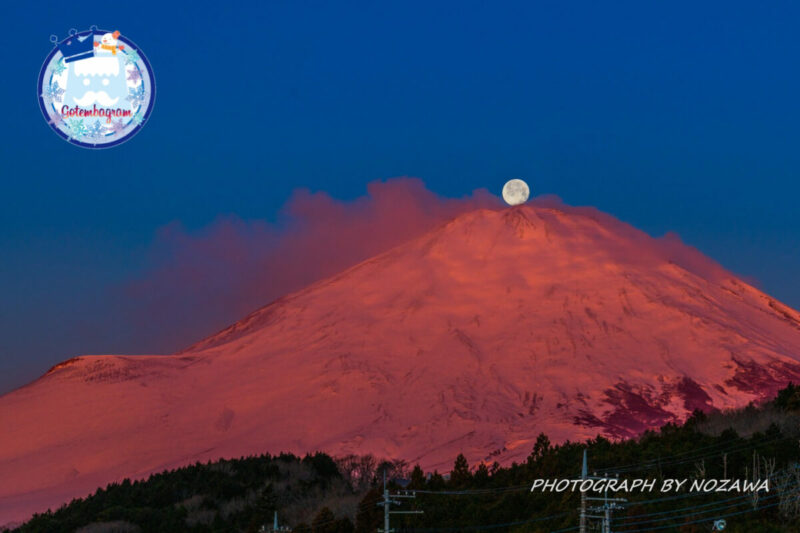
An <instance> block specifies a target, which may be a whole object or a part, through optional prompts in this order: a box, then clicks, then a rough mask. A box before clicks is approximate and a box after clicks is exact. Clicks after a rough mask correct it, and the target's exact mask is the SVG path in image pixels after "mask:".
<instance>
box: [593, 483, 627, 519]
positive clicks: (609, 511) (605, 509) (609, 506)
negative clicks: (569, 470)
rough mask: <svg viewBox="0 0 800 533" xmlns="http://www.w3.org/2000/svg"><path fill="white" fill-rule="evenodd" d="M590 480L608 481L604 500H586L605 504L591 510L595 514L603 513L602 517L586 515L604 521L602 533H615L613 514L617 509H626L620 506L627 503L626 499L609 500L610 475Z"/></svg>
mask: <svg viewBox="0 0 800 533" xmlns="http://www.w3.org/2000/svg"><path fill="white" fill-rule="evenodd" d="M589 479H603V480H606V484H605V487H604V488H605V490H604V491H603V497H602V498H588V497H587V498H586V499H587V500H591V501H600V502H603V505H601V506H595V507H591V508H590V510H591V511H594V512H602V513H603V514H602V515H586V516H587V517H589V518H596V519H599V520H602V522H601V524H602V527H601V529H600V530H601V531H602V533H613V532H612V531H611V519H612V515H613V512H614V511H616V510H617V509H624V508H625V506H623V505H620V504H622V503H625V502H627V501H628V500H626V499H625V498H609V497H608V475H603V477H597V476H592V477H591V478H589Z"/></svg>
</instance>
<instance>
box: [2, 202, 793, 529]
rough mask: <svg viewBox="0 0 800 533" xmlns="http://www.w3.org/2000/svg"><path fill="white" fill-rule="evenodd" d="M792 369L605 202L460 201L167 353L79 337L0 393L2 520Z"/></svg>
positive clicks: (780, 381) (788, 319)
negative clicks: (223, 470) (81, 348)
mask: <svg viewBox="0 0 800 533" xmlns="http://www.w3.org/2000/svg"><path fill="white" fill-rule="evenodd" d="M789 380H795V381H798V380H800V314H798V313H797V312H796V311H794V310H792V309H790V308H788V307H786V306H785V305H782V304H781V303H779V302H778V301H776V300H775V299H773V298H771V297H769V296H767V295H766V294H763V293H762V292H760V291H759V290H757V289H755V288H753V287H751V286H750V285H748V284H746V283H744V282H742V281H740V280H738V279H736V278H735V277H734V276H732V275H730V274H728V273H726V272H725V271H724V270H723V269H722V268H720V267H718V266H717V265H715V264H714V263H713V262H711V261H710V260H708V259H706V258H703V257H702V256H700V255H699V253H697V252H694V251H692V250H690V249H688V248H686V247H684V246H683V245H680V244H679V243H677V242H662V241H657V240H656V239H652V238H650V237H649V236H647V235H645V234H644V233H641V232H639V231H637V230H635V229H633V228H631V227H630V226H627V225H625V224H623V223H621V222H619V221H616V220H614V219H612V218H611V217H608V216H606V215H602V214H600V213H596V212H591V211H580V210H575V209H566V208H565V209H557V208H545V207H532V206H523V207H517V208H512V209H503V210H497V211H493V210H478V211H472V212H469V213H466V214H463V215H461V216H459V217H457V218H455V219H453V220H451V221H450V222H448V223H446V224H444V225H442V226H440V227H438V228H436V229H435V230H433V231H431V232H429V233H427V234H425V235H423V236H421V237H419V238H417V239H415V240H412V241H410V242H407V243H405V244H403V245H401V246H399V247H396V248H394V249H392V250H390V251H388V252H386V253H383V254H380V255H378V256H375V257H373V258H372V259H369V260H367V261H365V262H363V263H360V264H358V265H356V266H354V267H352V268H350V269H348V270H346V271H345V272H342V273H341V274H339V275H337V276H335V277H332V278H329V279H326V280H323V281H320V282H318V283H315V284H314V285H312V286H310V287H308V288H306V289H304V290H302V291H300V292H297V293H294V294H291V295H288V296H286V297H284V298H281V299H279V300H277V301H275V302H273V303H271V304H269V305H267V306H266V307H264V308H262V309H260V310H258V311H256V312H254V313H253V314H251V315H250V316H248V317H246V318H244V319H243V320H241V321H239V322H237V323H236V324H234V325H232V326H231V327H229V328H227V329H226V330H224V331H222V332H220V333H218V334H217V335H214V336H212V337H210V338H208V339H205V340H203V341H201V342H199V343H197V344H195V345H193V346H192V347H190V348H188V349H187V350H185V351H183V352H181V353H178V354H175V355H173V356H85V357H78V358H74V359H71V360H69V361H65V362H63V363H61V364H59V365H57V366H55V367H54V368H52V369H51V370H50V371H49V372H47V374H46V375H44V376H43V377H42V378H40V379H39V380H37V381H35V382H34V383H32V384H30V385H28V386H26V387H23V388H21V389H18V390H16V391H14V392H12V393H9V394H6V395H4V396H2V397H0V427H2V428H3V433H2V436H0V479H2V480H3V483H2V484H0V523H3V522H4V521H7V520H16V519H21V518H24V517H25V516H27V515H29V514H30V513H31V512H34V511H41V510H44V509H46V508H47V507H49V506H58V505H60V504H61V503H63V502H65V501H67V500H69V499H70V498H72V497H75V496H83V495H86V494H88V493H90V492H92V491H93V490H94V489H95V488H96V487H98V486H100V485H103V484H105V483H108V482H110V481H114V480H119V479H121V478H123V477H141V476H145V475H147V474H148V473H150V472H153V471H158V470H161V469H164V468H169V467H176V466H179V465H183V464H187V463H190V462H194V461H197V460H206V459H215V458H218V457H221V456H222V457H225V456H228V457H230V456H239V455H246V454H254V453H261V452H279V451H293V452H306V451H314V450H323V451H326V452H328V453H331V454H334V455H336V454H345V453H373V454H376V455H378V456H381V457H392V458H403V459H406V460H408V461H410V462H412V463H416V462H418V463H420V464H421V465H422V466H423V467H424V468H426V469H434V468H438V469H445V468H448V467H449V466H450V465H451V464H452V461H453V459H454V457H455V456H456V455H457V454H458V453H459V452H463V453H464V454H465V455H466V456H467V458H468V459H469V460H470V462H471V463H475V462H477V461H481V460H486V461H494V460H498V461H500V462H510V461H512V460H521V459H523V458H524V457H526V456H527V455H528V453H530V450H531V447H532V441H533V439H535V437H536V435H537V434H538V433H540V432H545V433H547V434H548V435H549V436H550V438H551V439H552V440H554V441H561V440H564V439H567V438H570V439H580V438H584V437H593V436H595V435H596V434H598V433H602V434H605V435H607V436H611V437H628V436H632V435H636V434H637V433H639V432H641V431H642V430H644V429H645V428H652V427H658V426H660V425H662V424H664V423H665V422H668V421H679V420H681V419H683V418H685V417H686V416H687V414H688V413H690V412H691V411H692V410H693V409H695V408H701V409H711V408H726V407H735V406H741V405H744V404H746V403H748V402H750V401H751V400H758V399H760V398H763V397H765V396H769V395H772V394H773V393H774V391H775V390H776V389H778V388H780V387H782V386H784V385H785V383H787V382H788V381H789Z"/></svg>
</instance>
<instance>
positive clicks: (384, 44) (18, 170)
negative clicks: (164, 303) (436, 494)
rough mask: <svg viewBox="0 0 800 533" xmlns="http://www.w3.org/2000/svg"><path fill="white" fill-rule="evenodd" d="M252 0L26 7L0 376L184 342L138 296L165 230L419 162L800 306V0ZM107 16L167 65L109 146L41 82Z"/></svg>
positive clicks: (9, 38)
mask: <svg viewBox="0 0 800 533" xmlns="http://www.w3.org/2000/svg"><path fill="white" fill-rule="evenodd" d="M236 4H237V3H235V2H192V3H191V4H187V7H175V6H173V5H172V4H171V3H167V2H158V3H155V2H154V3H149V2H138V3H136V4H134V5H132V4H129V3H114V2H106V3H98V2H84V3H80V4H70V5H69V6H66V5H65V4H64V3H63V2H59V3H55V2H54V3H35V2H31V3H27V2H14V3H13V4H9V5H4V7H3V11H4V20H5V21H6V24H5V30H4V33H3V35H2V37H0V39H2V43H0V44H1V45H2V48H1V49H2V50H3V52H2V58H3V62H4V66H5V69H6V70H5V74H4V76H3V82H2V83H1V84H0V99H1V100H0V101H1V102H2V113H3V115H4V116H3V121H2V128H1V129H0V295H1V296H0V392H3V391H7V390H9V389H11V388H13V387H16V386H19V385H21V384H24V383H25V382H27V381H29V380H31V379H33V378H35V377H36V376H38V375H40V374H42V373H43V372H44V371H45V370H46V369H47V368H48V367H49V366H51V365H52V364H55V363H56V362H58V361H61V360H63V359H66V358H68V357H72V356H74V355H78V354H83V353H143V352H155V353H158V352H162V353H163V352H167V351H169V350H173V349H175V348H177V347H178V346H174V345H168V344H169V343H164V341H163V339H159V338H157V336H153V335H148V334H147V332H148V331H149V329H148V328H147V327H146V325H145V326H142V324H141V323H140V322H136V323H134V322H133V321H131V319H130V318H129V316H128V315H127V314H126V313H124V312H123V311H121V309H122V308H124V307H125V306H124V302H122V303H121V302H120V301H119V299H120V298H121V297H122V296H120V294H121V293H122V292H121V291H120V287H125V286H126V284H128V283H130V282H131V280H133V279H137V278H139V277H141V276H142V275H143V272H146V271H147V269H148V268H151V267H152V265H151V263H152V261H153V252H152V250H153V247H154V242H155V241H156V236H157V234H158V232H159V230H160V228H164V227H165V226H167V225H169V224H172V223H176V222H179V223H180V224H182V226H183V227H184V228H185V231H187V232H188V233H190V234H191V232H196V231H202V229H203V228H207V227H208V226H209V224H212V223H213V222H214V221H215V220H217V219H218V217H220V216H225V215H236V216H238V217H241V218H242V219H244V220H266V221H274V220H275V219H276V217H277V216H278V213H279V211H280V209H281V207H282V206H284V205H285V204H286V202H287V201H288V200H289V198H290V196H291V194H292V191H293V190H295V189H297V188H299V187H305V188H308V189H310V190H312V191H325V192H327V193H328V194H330V195H331V196H333V197H334V198H339V199H343V200H348V199H352V198H355V197H358V196H362V195H364V194H365V191H366V184H367V183H368V182H371V181H374V180H379V179H386V178H390V177H394V176H417V177H419V178H421V179H422V180H423V181H424V182H425V184H426V186H427V187H428V188H429V189H431V190H432V191H434V192H435V193H437V194H438V195H441V196H443V197H461V196H465V195H468V194H470V193H471V191H473V190H474V189H478V188H488V189H489V190H491V191H493V192H495V193H498V192H499V189H500V187H502V184H503V182H504V181H505V180H506V179H508V178H511V177H522V178H524V179H526V180H527V181H528V182H529V184H530V185H531V187H532V189H533V192H534V194H555V195H558V196H560V197H561V198H562V199H563V200H564V201H565V202H566V203H569V204H573V205H592V206H596V207H598V208H599V209H601V210H603V211H606V212H609V213H611V214H613V215H615V216H617V217H619V218H620V219H622V220H624V221H626V222H629V223H631V224H633V225H634V226H636V227H638V228H640V229H643V230H645V231H647V232H649V233H651V234H653V235H662V234H663V233H665V232H667V231H675V232H677V233H678V234H679V235H680V236H681V237H682V238H683V240H684V241H685V242H687V243H688V244H691V245H693V246H696V247H697V248H699V249H700V250H701V251H703V252H704V253H706V254H708V255H709V256H711V257H713V258H714V259H716V260H718V261H719V262H721V263H722V264H723V265H724V266H725V267H727V268H729V269H731V270H732V271H734V272H736V273H738V274H740V275H742V276H744V277H745V278H746V279H748V280H749V281H751V282H756V284H757V285H758V286H759V287H760V288H762V289H763V290H765V291H767V292H769V293H771V294H773V295H774V296H776V297H778V298H779V299H781V300H783V301H784V302H786V303H787V304H789V305H792V306H794V307H796V308H797V307H800V284H799V283H798V281H797V278H796V275H797V273H798V272H800V251H799V250H800V210H798V207H797V206H798V198H797V196H798V193H800V184H799V183H798V177H800V150H798V146H800V130H799V129H798V119H799V118H800V105H799V104H798V98H797V95H798V94H800V71H798V69H797V58H798V56H800V34H798V32H797V22H798V21H800V5H798V4H794V5H792V4H791V3H790V2H771V3H769V4H768V5H763V4H760V5H759V4H754V3H751V2H750V3H745V2H715V3H712V2H702V3H698V2H685V3H682V2H681V3H678V2H670V3H662V4H661V5H656V4H653V3H643V2H628V3H622V2H614V3H613V5H612V4H611V3H597V2H519V3H502V4H500V3H497V2H452V3H449V2H440V3H434V5H431V3H430V2H398V3H392V4H389V3H385V2H369V1H362V2H353V3H342V2H338V3H335V4H336V5H333V4H334V3H329V4H323V3H306V2H265V3H261V4H260V5H255V3H253V6H251V7H236ZM92 24H96V25H97V26H98V27H100V28H103V29H119V30H120V31H121V32H122V33H123V34H124V35H126V36H127V37H129V38H130V39H131V40H133V41H134V42H135V43H136V44H137V45H138V46H139V47H140V48H141V49H142V50H143V51H144V52H145V53H146V55H147V56H148V59H149V60H150V63H151V64H152V66H153V68H154V71H155V77H156V82H157V90H158V96H157V100H156V103H155V108H154V111H153V115H152V118H151V120H150V122H149V123H148V124H147V125H146V127H145V128H144V129H143V130H142V131H141V132H140V133H139V134H138V135H137V136H136V137H134V138H133V139H132V140H130V141H129V142H127V143H126V144H124V145H122V146H119V147H116V148H113V149H110V150H100V151H92V150H85V149H80V148H77V147H74V146H71V145H69V144H68V143H66V142H64V141H63V140H61V139H60V138H59V137H58V136H56V135H55V134H54V133H53V132H52V131H51V130H50V129H49V128H48V126H47V125H46V123H45V121H44V120H43V119H42V117H41V114H40V111H39V109H38V104H37V99H36V91H35V86H36V80H37V75H38V71H39V68H40V66H41V63H42V61H43V59H44V58H45V56H46V55H47V53H48V52H49V51H50V49H51V44H50V43H49V41H48V37H49V35H50V34H57V35H58V36H59V37H63V36H65V35H66V33H67V30H68V29H69V28H71V27H75V28H77V29H79V30H83V29H88V27H89V26H90V25H92ZM264 303H266V302H264ZM237 318H239V317H237V316H230V317H226V319H225V320H224V321H222V320H221V321H220V322H223V323H220V324H216V325H215V326H216V327H222V326H224V325H225V323H224V322H229V321H232V320H235V319H237ZM159 320H163V318H159ZM208 333H211V331H208V330H207V329H206V327H205V326H204V327H203V328H202V329H200V330H199V331H197V332H196V334H195V336H194V337H195V339H196V338H200V337H202V336H203V335H205V334H208ZM185 340H194V339H184V341H185Z"/></svg>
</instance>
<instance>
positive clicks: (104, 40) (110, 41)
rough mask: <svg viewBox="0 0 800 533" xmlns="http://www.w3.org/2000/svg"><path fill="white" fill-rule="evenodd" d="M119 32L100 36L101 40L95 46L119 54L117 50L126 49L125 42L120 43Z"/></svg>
mask: <svg viewBox="0 0 800 533" xmlns="http://www.w3.org/2000/svg"><path fill="white" fill-rule="evenodd" d="M118 38H119V32H118V31H115V32H114V33H106V34H104V35H103V36H102V37H101V38H100V42H95V43H94V47H95V48H98V49H100V50H104V51H108V52H111V54H112V55H117V50H124V49H125V45H124V44H118V43H117V39H118Z"/></svg>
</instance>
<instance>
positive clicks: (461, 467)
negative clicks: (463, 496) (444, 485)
mask: <svg viewBox="0 0 800 533" xmlns="http://www.w3.org/2000/svg"><path fill="white" fill-rule="evenodd" d="M471 479H472V475H471V474H470V473H469V463H467V458H466V457H464V454H463V453H460V454H458V457H456V462H455V464H454V465H453V470H452V472H450V483H451V484H452V485H453V486H455V487H463V486H464V485H466V484H468V483H469V482H470V480H471Z"/></svg>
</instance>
